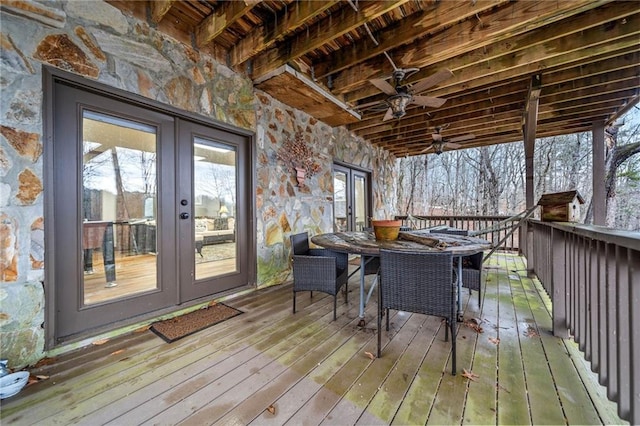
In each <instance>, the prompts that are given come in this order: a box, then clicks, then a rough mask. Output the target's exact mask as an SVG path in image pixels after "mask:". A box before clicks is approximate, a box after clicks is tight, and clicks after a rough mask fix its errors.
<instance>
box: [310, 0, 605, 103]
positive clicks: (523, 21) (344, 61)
mask: <svg viewBox="0 0 640 426" xmlns="http://www.w3.org/2000/svg"><path fill="white" fill-rule="evenodd" d="M608 1H611V0H605V1H598V2H590V3H585V2H584V1H582V0H575V1H563V2H547V1H545V2H531V1H523V2H509V3H506V4H505V3H499V4H498V3H495V4H494V5H493V9H492V10H489V7H488V6H489V5H487V4H479V3H477V4H476V5H474V6H473V9H476V8H478V7H481V10H479V11H478V13H477V14H474V17H473V18H470V19H466V18H467V15H466V14H465V12H466V11H467V10H466V9H468V8H469V7H471V5H469V4H468V3H466V2H443V3H444V4H454V5H456V6H457V7H455V8H452V9H451V11H452V12H457V13H459V14H460V15H461V16H460V18H459V19H458V23H457V24H456V25H449V26H443V27H442V28H444V30H441V31H437V29H439V28H437V29H436V28H434V30H433V31H424V30H423V31H422V32H420V31H419V30H421V29H422V27H421V26H420V24H421V22H420V20H419V19H418V18H422V16H417V17H415V18H413V17H409V18H407V20H408V21H409V22H407V25H402V26H396V27H393V28H390V29H389V30H385V31H383V32H381V34H380V35H379V37H380V38H381V39H382V40H383V41H387V43H386V44H385V43H381V45H380V46H374V47H372V48H369V49H367V47H368V45H365V46H364V47H359V48H358V49H357V50H356V51H353V50H348V51H346V52H343V51H342V50H340V51H338V52H336V54H334V55H332V57H331V58H330V59H329V60H328V61H326V62H325V63H323V64H314V68H315V70H316V76H318V77H319V78H320V77H321V76H323V75H325V74H326V73H328V72H331V73H335V72H336V71H342V70H344V69H346V68H351V67H354V66H355V65H356V64H359V63H361V62H363V61H365V60H367V59H370V58H373V57H374V56H376V55H378V54H380V53H382V52H383V51H385V50H388V49H389V48H391V47H397V46H399V45H401V46H402V47H401V48H399V49H396V50H395V51H393V52H391V55H392V56H394V57H398V58H400V59H401V61H402V64H401V65H402V66H404V67H423V66H426V65H428V64H432V63H436V62H442V61H444V60H447V59H451V58H453V57H455V56H456V55H459V54H461V53H464V52H466V51H469V50H474V49H479V48H482V47H485V46H489V45H491V44H494V43H499V42H501V41H504V40H506V39H509V38H511V37H513V36H515V35H517V34H520V33H523V32H525V31H528V30H530V29H531V28H533V27H535V26H537V25H542V23H544V25H549V24H550V23H552V22H555V21H557V20H559V19H566V17H567V15H573V14H577V13H580V12H583V11H584V10H586V9H588V8H593V7H596V6H599V5H602V4H604V3H606V2H608ZM496 6H499V7H496ZM465 8H466V9H465ZM469 10H470V9H469ZM483 12H486V13H483ZM412 18H413V20H415V21H416V22H411V19H412ZM429 18H430V20H431V21H435V22H438V21H439V20H440V16H439V15H438V16H435V17H429ZM465 19H466V20H465ZM427 22H429V21H427ZM422 25H424V26H426V25H425V24H422ZM429 32H431V34H433V35H432V36H430V37H424V36H425V35H426V34H428V33H429ZM376 37H378V35H376ZM406 40H415V41H414V42H413V43H409V44H407V43H406V42H405V43H402V44H400V43H401V42H404V41H406ZM392 43H393V44H392ZM396 43H398V44H397V45H396ZM387 45H388V47H387ZM367 50H369V51H370V52H368V51H367ZM374 53H375V54H374ZM380 65H382V66H383V68H382V69H380ZM332 67H333V71H330V70H331V68H332ZM325 69H327V70H328V71H326V72H325V71H324V70H325ZM364 70H367V72H370V73H371V75H366V74H365V75H364V76H363V77H361V78H360V80H361V79H363V78H364V79H366V78H373V77H379V76H380V75H388V74H390V73H391V71H392V69H391V68H390V67H389V65H388V64H384V61H382V63H381V61H380V58H378V59H377V60H374V61H371V62H370V63H367V64H364V65H363V66H362V67H361V68H360V69H359V73H360V75H363V74H362V73H363V72H365V71H364ZM336 80H337V83H336V89H335V90H334V92H336V93H344V92H347V91H351V90H354V89H356V88H357V87H354V86H357V85H358V84H359V81H358V80H354V81H353V82H352V84H346V83H345V84H341V83H340V81H341V80H340V77H339V76H337V77H336ZM411 80H412V82H417V81H419V79H416V78H415V77H413V78H412V79H411Z"/></svg>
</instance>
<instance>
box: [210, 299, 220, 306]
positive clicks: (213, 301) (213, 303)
mask: <svg viewBox="0 0 640 426" xmlns="http://www.w3.org/2000/svg"><path fill="white" fill-rule="evenodd" d="M217 304H218V302H216V301H215V300H212V301H211V302H209V306H216V305H217Z"/></svg>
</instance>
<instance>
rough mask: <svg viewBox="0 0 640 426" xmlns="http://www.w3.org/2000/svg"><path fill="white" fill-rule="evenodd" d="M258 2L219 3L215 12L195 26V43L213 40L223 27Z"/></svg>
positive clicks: (201, 44)
mask: <svg viewBox="0 0 640 426" xmlns="http://www.w3.org/2000/svg"><path fill="white" fill-rule="evenodd" d="M258 3H259V0H235V1H226V2H222V3H220V4H219V6H218V8H217V9H216V10H215V12H214V13H213V14H211V15H209V16H208V17H207V18H206V19H205V20H204V21H202V22H201V23H200V24H199V25H198V26H197V27H196V29H195V38H196V45H197V46H198V47H203V46H204V45H206V44H207V43H209V42H211V41H213V40H215V39H216V37H218V36H219V35H220V34H222V32H223V31H224V30H225V29H227V28H228V27H229V26H230V25H231V24H233V23H234V22H235V21H237V20H238V19H240V18H241V17H242V16H243V15H245V14H246V13H247V12H248V11H250V10H251V9H253V7H254V6H255V5H256V4H258Z"/></svg>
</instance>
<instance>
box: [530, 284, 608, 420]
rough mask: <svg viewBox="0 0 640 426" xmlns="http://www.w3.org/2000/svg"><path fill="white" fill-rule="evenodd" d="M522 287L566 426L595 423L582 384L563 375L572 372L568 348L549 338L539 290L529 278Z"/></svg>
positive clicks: (548, 318)
mask: <svg viewBox="0 0 640 426" xmlns="http://www.w3.org/2000/svg"><path fill="white" fill-rule="evenodd" d="M521 280H522V284H523V286H525V287H526V288H527V289H528V290H527V297H528V299H529V306H530V307H531V313H532V315H533V319H534V321H535V324H536V325H537V327H538V331H539V333H540V341H541V343H542V346H543V348H544V352H545V355H546V357H547V359H548V366H549V369H550V374H551V376H552V377H553V380H554V384H555V387H556V389H557V392H558V398H559V401H560V404H561V406H562V411H563V414H564V417H565V418H566V420H567V423H568V424H597V423H600V422H601V421H602V420H601V418H600V416H599V415H598V412H597V410H596V408H595V407H594V406H593V404H591V403H582V401H588V400H589V395H588V393H587V390H586V388H585V385H584V383H582V380H580V376H579V375H578V374H577V372H576V374H570V375H568V374H562V373H563V372H564V371H571V370H573V369H575V366H574V365H573V363H572V362H571V359H570V358H569V354H568V352H567V348H566V347H565V345H563V344H562V341H559V340H558V339H556V338H555V337H553V335H552V328H553V324H552V320H551V316H550V315H549V311H548V309H547V307H546V306H545V303H544V302H543V300H542V297H541V294H540V293H539V290H538V289H537V288H536V287H535V283H534V282H533V280H532V279H531V278H528V277H522V278H521Z"/></svg>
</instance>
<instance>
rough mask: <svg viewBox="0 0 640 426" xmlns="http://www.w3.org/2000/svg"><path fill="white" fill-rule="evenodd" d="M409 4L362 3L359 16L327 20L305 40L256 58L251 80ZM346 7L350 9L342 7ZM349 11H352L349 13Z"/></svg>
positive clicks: (389, 0) (392, 1)
mask: <svg viewBox="0 0 640 426" xmlns="http://www.w3.org/2000/svg"><path fill="white" fill-rule="evenodd" d="M408 1H409V0H387V1H368V2H363V3H361V7H360V10H359V11H358V12H355V11H353V10H352V11H351V12H349V13H346V14H345V15H346V16H344V17H342V18H341V19H337V18H336V17H327V18H325V19H323V20H321V21H320V22H318V23H317V24H316V25H314V30H313V31H309V34H308V36H307V33H305V35H304V36H301V37H298V38H296V39H294V40H291V42H290V43H286V44H285V45H282V46H279V47H278V46H277V47H274V48H271V49H269V50H267V51H266V52H263V53H262V54H260V55H258V56H256V57H255V58H254V62H253V74H252V76H251V77H252V78H253V79H254V80H256V79H259V78H260V77H262V76H264V75H265V74H267V73H269V72H271V71H272V70H274V69H276V68H278V67H280V66H282V65H284V64H286V63H287V62H289V61H291V60H293V59H296V58H298V57H300V56H302V55H304V54H306V53H308V52H309V51H311V50H313V49H316V48H318V47H320V46H322V45H324V44H327V43H329V42H330V41H331V40H334V39H336V38H338V37H340V36H341V35H343V34H345V33H347V32H349V31H352V30H354V29H356V28H357V27H360V26H362V25H364V24H365V23H367V22H369V21H370V20H372V19H374V18H377V17H379V16H381V15H384V14H385V13H387V12H389V11H391V10H393V9H395V8H397V7H399V6H401V5H402V4H404V3H407V2H408ZM345 7H349V9H350V6H345ZM350 10H351V9H350Z"/></svg>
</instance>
